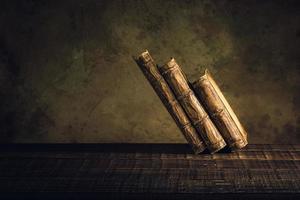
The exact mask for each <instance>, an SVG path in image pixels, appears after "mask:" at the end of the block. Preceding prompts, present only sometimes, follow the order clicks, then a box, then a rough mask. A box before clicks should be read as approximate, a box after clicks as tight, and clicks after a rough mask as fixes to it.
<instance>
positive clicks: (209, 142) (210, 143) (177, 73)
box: [159, 59, 226, 153]
mask: <svg viewBox="0 0 300 200" xmlns="http://www.w3.org/2000/svg"><path fill="white" fill-rule="evenodd" d="M159 69H160V71H161V73H162V75H163V77H164V78H165V80H166V81H167V82H168V84H169V86H170V87H171V88H172V90H173V92H174V94H175V96H176V98H177V99H178V101H179V103H180V104H181V105H182V107H183V109H184V110H185V112H186V113H187V115H188V117H189V118H190V120H191V122H192V123H193V125H194V126H195V128H196V130H197V131H198V132H199V133H200V135H201V137H202V139H203V140H204V142H205V144H206V146H207V148H208V150H209V151H210V152H211V153H215V152H217V151H219V150H221V149H222V148H223V147H225V145H226V143H225V141H224V139H223V138H222V136H221V135H220V133H219V131H218V129H217V128H216V127H215V125H214V124H213V123H212V121H211V119H210V117H209V116H208V114H207V113H206V111H205V110H204V108H203V107H202V105H201V104H200V102H199V101H198V99H197V98H196V96H195V94H194V92H193V91H192V90H191V88H190V86H189V83H188V81H187V79H186V76H185V74H184V72H183V71H182V70H181V68H180V67H179V65H178V64H177V63H176V61H175V59H171V60H170V61H169V62H168V63H166V64H165V65H163V66H161V67H160V68H159Z"/></svg>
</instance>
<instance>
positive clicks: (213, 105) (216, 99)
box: [192, 70, 248, 150]
mask: <svg viewBox="0 0 300 200" xmlns="http://www.w3.org/2000/svg"><path fill="white" fill-rule="evenodd" d="M192 86H193V88H194V91H195V93H196V95H197V96H198V98H199V99H200V101H201V102H202V103H203V105H204V106H205V108H206V110H207V111H208V113H209V114H210V116H211V118H212V120H213V122H214V123H215V124H216V126H217V128H218V129H219V131H220V133H221V134H222V136H223V138H224V140H225V141H226V143H227V144H228V146H229V147H230V148H231V149H232V150H235V149H241V148H243V147H245V146H246V145H247V144H248V141H247V133H246V131H245V130H244V128H243V126H242V125H241V123H240V122H239V120H238V118H237V116H236V115H235V113H234V112H233V110H232V108H231V107H230V105H229V104H228V102H227V101H226V99H225V97H224V95H223V94H222V92H221V90H220V88H219V87H218V85H217V84H216V82H215V81H214V79H213V78H212V76H211V75H210V73H209V72H208V70H205V74H204V75H203V76H201V77H200V78H199V79H198V80H196V81H195V82H193V84H192Z"/></svg>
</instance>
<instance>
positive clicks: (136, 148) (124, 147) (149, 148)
mask: <svg viewBox="0 0 300 200" xmlns="http://www.w3.org/2000/svg"><path fill="white" fill-rule="evenodd" d="M0 151H2V152H3V151H7V152H116V153H170V154H193V151H192V149H191V148H190V146H189V145H188V144H149V143H147V144H140V143H139V144H131V143H101V144H96V143H81V144H78V143H77V144H61V143H59V144H57V143H56V144H54V143H51V144H50V143H47V144H43V143H38V144H37V143H34V144H32V143H31V144H30V143H26V144H25V143H23V144H16V143H12V144H0ZM207 153H208V152H203V154H207Z"/></svg>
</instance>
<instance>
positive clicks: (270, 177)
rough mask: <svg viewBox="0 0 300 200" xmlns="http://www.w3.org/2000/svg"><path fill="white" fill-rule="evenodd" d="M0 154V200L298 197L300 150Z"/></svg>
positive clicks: (27, 148)
mask: <svg viewBox="0 0 300 200" xmlns="http://www.w3.org/2000/svg"><path fill="white" fill-rule="evenodd" d="M0 150H1V151H0V192H1V194H2V196H5V197H14V198H22V197H24V195H25V196H26V195H27V196H34V197H37V198H38V197H41V198H45V197H48V198H52V197H55V198H56V199H57V198H59V197H61V198H63V199H64V198H66V197H72V198H76V197H100V196H105V197H106V198H111V199H118V198H122V199H124V198H127V199H141V198H143V199H159V198H164V199H188V198H189V199H244V198H245V197H247V198H252V199H257V198H258V199H264V198H266V197H268V198H273V199H277V198H285V199H294V198H299V197H300V145H248V146H247V147H246V148H245V149H243V150H241V151H239V152H233V153H228V152H225V151H224V152H221V153H216V154H213V155H211V154H206V153H204V154H201V155H194V154H192V152H191V151H190V148H189V147H188V145H185V144H22V145H21V144H14V145H11V144H10V145H1V147H0ZM299 199H300V198H299Z"/></svg>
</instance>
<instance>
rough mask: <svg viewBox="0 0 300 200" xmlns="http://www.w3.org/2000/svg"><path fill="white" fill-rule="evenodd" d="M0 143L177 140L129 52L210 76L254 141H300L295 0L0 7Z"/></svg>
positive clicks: (33, 3)
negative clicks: (170, 60)
mask: <svg viewBox="0 0 300 200" xmlns="http://www.w3.org/2000/svg"><path fill="white" fill-rule="evenodd" d="M1 4H2V5H1V8H0V95H1V100H0V101H1V102H0V109H1V113H0V120H1V121H0V126H1V127H0V128H1V133H0V139H1V142H43V143H44V142H71V143H77V142H80V143H81V142H141V143H144V142H147V143H185V140H184V138H183V136H182V135H181V133H180V131H179V130H178V128H177V127H176V125H175V123H174V122H173V121H172V119H171V117H170V116H169V115H168V113H167V112H166V110H165V108H164V107H163V105H162V104H161V102H160V100H159V99H158V97H157V96H156V94H155V93H154V91H153V90H152V88H151V87H150V85H149V83H148V82H147V81H146V79H145V77H144V76H143V75H142V73H141V72H140V71H139V69H138V67H137V66H136V65H135V63H134V61H133V60H132V58H131V56H132V55H136V54H138V53H140V52H141V51H143V50H144V49H148V50H149V51H150V52H151V54H152V55H153V57H154V58H155V59H156V60H157V61H158V62H159V63H161V64H163V63H164V62H166V61H167V60H168V58H169V57H171V56H172V57H175V58H176V60H177V61H178V62H179V64H180V65H181V66H182V68H183V69H184V71H185V72H187V76H188V78H190V79H195V78H196V77H197V76H199V75H200V74H201V73H202V72H203V71H204V68H209V69H210V71H211V72H212V73H213V74H214V77H215V79H216V81H217V82H218V84H219V85H220V87H221V89H222V90H223V91H224V95H225V96H226V97H227V99H228V101H229V103H230V104H231V105H232V107H233V109H234V110H235V111H236V113H237V115H238V116H239V117H240V119H241V122H242V123H243V124H244V126H245V128H246V129H247V130H248V132H249V136H250V138H249V139H250V143H299V142H300V135H299V126H300V116H299V107H300V103H299V102H300V94H299V91H300V79H299V75H300V72H299V67H298V66H299V56H298V55H299V46H300V44H299V38H300V27H299V24H300V23H299V14H298V12H297V11H298V10H299V3H298V1H250V0H249V1H242V2H239V1H234V2H232V1H225V0H223V1H201V2H200V1H193V0H190V1H179V0H174V1H159V0H153V1H146V0H145V1H143V0H142V1H121V0H116V1H96V0H91V1H46V0H42V1H31V0H28V1H8V0H7V1H2V3H1Z"/></svg>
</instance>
